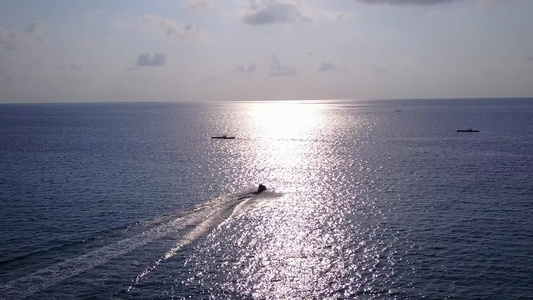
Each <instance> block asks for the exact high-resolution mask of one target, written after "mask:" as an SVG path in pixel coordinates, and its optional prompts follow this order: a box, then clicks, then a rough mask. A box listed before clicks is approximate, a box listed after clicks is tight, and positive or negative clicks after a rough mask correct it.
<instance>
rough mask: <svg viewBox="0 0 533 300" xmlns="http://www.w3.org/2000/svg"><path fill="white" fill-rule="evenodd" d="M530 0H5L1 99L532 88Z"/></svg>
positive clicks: (481, 94)
mask: <svg viewBox="0 0 533 300" xmlns="http://www.w3.org/2000/svg"><path fill="white" fill-rule="evenodd" d="M532 12H533V1H532V0H308V1H306V0H218V1H217V0H154V1H144V0H143V1H139V0H90V1H89V0H47V1H41V0H24V1H20V0H0V103H23V102H39V103H41V102H42V103H44V102H107V101H110V102H111V101H217V100H221V101H233V100H235V101H242V100H284V99H291V100H311V99H405V98H409V99H410V98H486V97H489V98H492V97H533V34H531V31H532V30H533V18H531V13H532Z"/></svg>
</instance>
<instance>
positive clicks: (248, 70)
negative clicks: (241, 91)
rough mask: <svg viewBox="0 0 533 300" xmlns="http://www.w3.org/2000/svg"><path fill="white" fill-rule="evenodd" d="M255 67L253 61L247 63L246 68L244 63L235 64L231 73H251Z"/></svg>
mask: <svg viewBox="0 0 533 300" xmlns="http://www.w3.org/2000/svg"><path fill="white" fill-rule="evenodd" d="M256 69H257V66H256V65H255V64H254V63H251V64H249V65H248V67H247V68H246V67H245V66H244V65H237V66H235V70H233V73H235V74H244V73H248V74H252V73H253V72H255V70H256Z"/></svg>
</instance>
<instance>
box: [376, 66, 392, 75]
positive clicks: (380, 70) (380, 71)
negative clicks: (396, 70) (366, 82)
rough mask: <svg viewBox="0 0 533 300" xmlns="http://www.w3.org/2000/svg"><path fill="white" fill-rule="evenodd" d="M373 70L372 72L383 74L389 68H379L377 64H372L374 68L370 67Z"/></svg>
mask: <svg viewBox="0 0 533 300" xmlns="http://www.w3.org/2000/svg"><path fill="white" fill-rule="evenodd" d="M372 69H373V71H374V74H385V73H387V72H388V71H389V70H387V69H385V68H380V67H378V66H374V68H372Z"/></svg>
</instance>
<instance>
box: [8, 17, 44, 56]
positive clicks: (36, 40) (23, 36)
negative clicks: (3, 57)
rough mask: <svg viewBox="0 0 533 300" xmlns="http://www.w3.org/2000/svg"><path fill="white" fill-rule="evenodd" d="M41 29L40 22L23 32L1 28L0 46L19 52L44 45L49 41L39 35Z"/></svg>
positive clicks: (34, 23) (29, 26) (33, 23)
mask: <svg viewBox="0 0 533 300" xmlns="http://www.w3.org/2000/svg"><path fill="white" fill-rule="evenodd" d="M41 27H42V22H40V21H35V22H32V23H31V24H30V25H28V27H27V28H26V30H25V31H23V32H21V31H17V30H9V29H6V28H3V27H0V46H1V45H3V46H4V47H5V48H6V49H7V50H18V49H19V48H24V47H29V46H40V45H44V44H46V41H47V39H46V38H45V37H44V36H42V35H40V34H38V33H39V31H40V28H41Z"/></svg>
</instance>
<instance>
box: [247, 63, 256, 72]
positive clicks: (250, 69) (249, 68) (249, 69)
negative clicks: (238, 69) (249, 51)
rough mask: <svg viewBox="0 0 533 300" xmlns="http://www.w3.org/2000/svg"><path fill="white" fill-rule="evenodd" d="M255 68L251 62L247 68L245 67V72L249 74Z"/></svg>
mask: <svg viewBox="0 0 533 300" xmlns="http://www.w3.org/2000/svg"><path fill="white" fill-rule="evenodd" d="M255 70H257V66H256V65H255V64H254V63H251V64H250V65H249V66H248V68H247V69H246V72H247V73H248V74H251V73H253V72H255Z"/></svg>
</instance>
